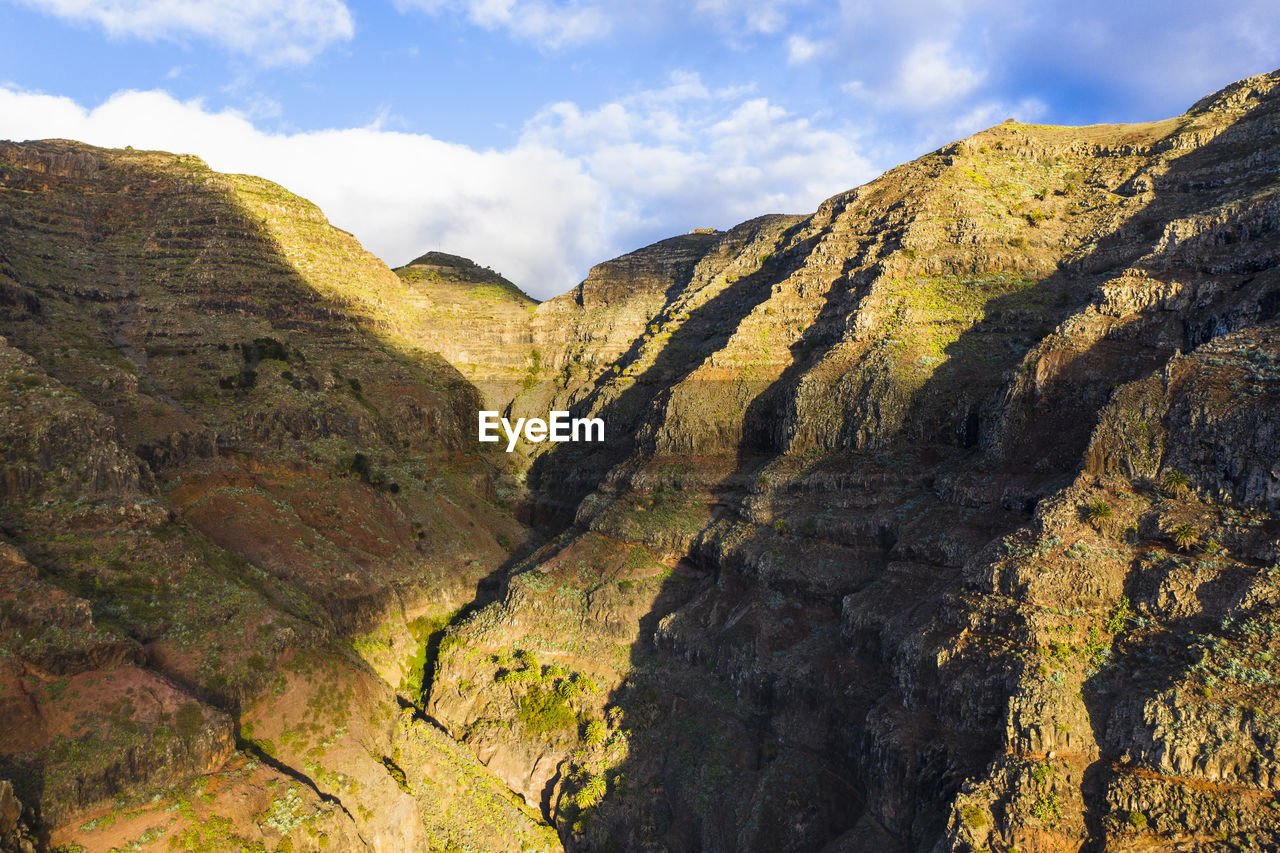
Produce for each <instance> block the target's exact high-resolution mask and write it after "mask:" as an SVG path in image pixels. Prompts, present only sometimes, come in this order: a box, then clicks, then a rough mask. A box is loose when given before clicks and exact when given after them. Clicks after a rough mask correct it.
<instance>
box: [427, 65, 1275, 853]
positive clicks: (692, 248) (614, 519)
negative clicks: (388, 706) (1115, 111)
mask: <svg viewBox="0 0 1280 853" xmlns="http://www.w3.org/2000/svg"><path fill="white" fill-rule="evenodd" d="M1278 212H1280V74H1272V75H1267V76H1263V77H1257V78H1251V79H1249V80H1246V81H1242V82H1241V83H1238V84H1235V85H1233V86H1231V87H1228V88H1227V89H1225V90H1223V91H1222V92H1220V93H1218V94H1216V95H1214V96H1211V97H1210V98H1207V99H1205V100H1204V101H1202V102H1200V103H1198V104H1196V105H1195V106H1194V107H1193V108H1192V109H1191V110H1190V111H1189V112H1188V113H1187V114H1186V115H1184V116H1181V117H1178V118H1176V119H1171V120H1168V121H1163V122H1157V123H1152V124H1144V125H1124V126H1103V127H1088V128H1057V127H1041V126H1029V125H1021V124H1016V123H1012V122H1009V123H1005V124H1002V125H1000V126H998V127H995V128H992V129H990V130H988V131H985V132H983V133H980V134H977V135H975V136H974V137H971V138H969V139H966V140H963V141H961V142H958V143H955V144H954V145H950V146H947V147H945V148H943V149H940V150H939V151H937V152H934V153H932V154H930V155H928V156H926V157H923V158H921V159H919V160H917V161H914V162H912V163H909V164H906V165H904V166H901V167H899V168H898V169H895V170H893V171H891V172H889V173H887V174H886V175H884V176H883V177H881V178H879V179H877V180H875V181H873V182H871V183H870V184H867V185H866V186H863V187H859V188H858V189H856V190H853V191H850V192H848V193H844V194H841V195H839V196H836V197H834V198H832V199H830V200H829V201H827V202H825V203H824V204H823V205H822V206H821V208H820V209H819V210H818V212H817V213H815V214H814V215H813V216H810V217H804V218H799V217H796V218H766V219H763V220H755V221H753V222H749V223H745V224H744V225H742V226H739V227H738V228H735V229H733V230H731V231H729V232H725V233H720V234H715V235H706V236H703V235H690V236H688V237H681V238H675V239H674V240H671V241H665V242H663V243H659V244H656V245H655V246H652V247H649V248H648V249H645V250H641V251H640V252H637V253H633V254H632V255H628V256H625V257H624V258H620V259H618V260H617V261H613V262H609V263H607V264H603V265H601V266H599V267H597V268H596V269H595V270H593V271H592V274H591V276H589V277H588V279H587V280H586V281H585V282H584V283H583V284H582V285H581V286H580V287H579V288H578V289H577V290H576V291H573V292H571V293H568V294H566V295H565V296H562V297H559V298H557V299H554V300H551V301H549V302H547V303H543V304H542V305H539V306H538V307H537V308H536V309H535V310H534V312H533V315H532V320H531V322H530V327H531V329H532V339H533V341H535V342H537V343H536V345H537V347H538V348H539V351H540V356H541V358H540V361H539V366H540V369H541V371H542V372H541V373H540V378H541V379H542V382H541V383H538V384H532V383H531V384H530V387H528V388H525V389H523V390H522V391H521V393H520V394H518V395H517V396H516V397H515V398H514V399H513V401H512V403H511V404H510V405H511V407H512V410H513V411H515V412H517V413H519V412H526V411H527V412H536V411H538V410H539V409H541V410H542V411H545V410H546V407H547V405H548V403H556V404H568V405H570V406H571V407H572V408H573V409H574V410H575V411H576V412H579V413H592V414H598V415H600V416H602V417H604V418H605V420H606V422H607V424H608V433H609V435H610V437H611V440H610V441H609V442H608V444H607V445H606V446H604V447H598V446H595V447H593V446H590V445H579V446H576V447H575V446H573V445H537V446H531V447H528V448H526V450H527V451H528V452H529V453H530V462H529V464H530V466H531V467H530V468H529V471H528V477H527V482H528V484H529V486H530V489H531V494H530V499H531V501H532V504H533V505H534V506H535V507H536V508H538V509H539V510H540V511H539V512H537V513H535V517H537V518H541V519H557V518H558V519H560V520H561V525H560V528H561V532H560V533H559V534H558V536H557V537H556V538H555V539H553V540H552V541H551V542H549V543H548V544H547V545H545V546H544V547H543V548H541V549H540V550H539V551H538V552H537V553H535V554H534V555H532V556H531V557H529V558H527V559H526V560H525V561H524V562H523V563H522V564H521V565H520V566H518V567H517V569H516V571H515V573H514V575H513V576H512V578H511V579H510V581H509V583H508V584H507V586H506V588H505V592H504V596H503V598H502V600H500V601H498V602H495V603H494V604H492V605H490V606H488V607H486V608H483V609H480V610H478V611H477V612H475V613H474V614H472V615H470V616H469V617H467V618H466V619H464V620H462V621H461V622H460V623H459V624H457V625H455V626H454V627H453V628H451V629H450V630H449V633H448V635H447V641H446V643H444V644H443V645H442V654H441V657H440V663H439V667H438V670H437V673H436V676H435V679H434V681H433V683H432V685H431V691H430V700H429V704H428V709H429V712H430V713H431V714H432V715H433V716H435V717H436V718H437V719H439V720H440V721H441V722H443V723H444V724H445V725H446V726H448V728H449V729H450V731H451V732H452V733H453V734H454V736H455V737H457V738H459V739H460V740H462V741H463V742H465V743H467V744H468V745H469V746H471V747H472V749H473V750H474V751H475V753H476V754H477V756H479V757H480V758H481V760H483V761H485V762H486V763H487V764H488V765H489V766H490V767H491V768H492V769H494V770H495V772H497V773H498V774H499V775H500V776H501V777H502V778H504V779H505V780H506V781H507V782H508V784H510V785H511V786H512V788H513V789H515V790H517V791H519V792H521V793H522V794H523V795H524V796H525V798H526V799H527V800H528V801H529V802H530V803H531V804H536V805H538V806H539V807H540V808H541V809H542V810H543V812H544V814H546V815H547V816H548V818H550V819H552V820H554V821H555V822H556V824H557V826H558V827H559V828H560V830H561V835H562V838H564V839H565V841H566V844H567V845H568V846H569V847H571V848H573V849H672V850H676V849H680V850H684V849H704V850H761V851H763V850H770V851H773V850H797V851H798V850H820V849H830V850H842V851H856V850H871V849H876V850H895V849H901V850H955V851H963V850H1000V851H1005V850H1013V849H1017V850H1021V851H1027V850H1075V849H1091V850H1102V849H1106V850H1138V849H1141V850H1156V849H1167V850H1173V849H1222V850H1227V849H1270V848H1271V847H1273V846H1275V845H1276V844H1278V843H1280V835H1277V832H1278V831H1280V817H1278V815H1280V811H1278V810H1277V809H1274V808H1272V803H1273V801H1274V793H1275V790H1276V789H1275V786H1276V784H1277V782H1276V777H1275V775H1274V770H1273V767H1274V764H1275V761H1276V760H1277V759H1276V751H1275V750H1276V740H1275V738H1274V736H1273V733H1272V731H1271V727H1272V723H1273V721H1274V715H1275V714H1277V713H1280V711H1278V708H1280V706H1278V704H1277V693H1276V688H1275V686H1274V685H1275V679H1276V678H1277V674H1276V672H1274V671H1273V657H1274V655H1275V654H1276V653H1277V651H1278V650H1277V649H1275V648H1273V646H1274V643H1275V635H1276V634H1277V632H1278V631H1280V628H1278V627H1277V624H1276V622H1275V620H1274V617H1273V616H1272V597H1273V596H1274V594H1275V593H1274V591H1273V590H1274V576H1276V575H1277V574H1278V573H1280V567H1278V565H1280V564H1278V563H1277V560H1278V559H1280V545H1278V539H1277V536H1278V535H1280V519H1277V516H1276V512H1277V511H1278V510H1280V505H1278V504H1277V495H1278V489H1280V467H1277V466H1278V465H1280V442H1277V429H1278V427H1277V421H1276V418H1277V413H1280V408H1278V407H1277V405H1276V403H1277V402H1278V401H1280V399H1278V397H1277V394H1280V370H1278V369H1277V368H1278V364H1277V359H1278V358H1280V350H1278V349H1277V341H1278V340H1280V339H1278V338H1277V336H1276V335H1277V333H1276V329H1277V326H1276V321H1277V318H1278V317H1280V272H1278V265H1277V260H1278V259H1277V253H1278V251H1280V232H1278V230H1277V225H1278V224H1280V218H1278V216H1277V213H1278ZM552 318H554V321H552ZM544 322H545V325H540V323H544ZM552 329H560V330H562V334H561V336H560V337H559V338H558V339H557V340H555V341H552V342H546V339H545V338H540V337H539V335H548V334H549V333H550V330H552Z"/></svg>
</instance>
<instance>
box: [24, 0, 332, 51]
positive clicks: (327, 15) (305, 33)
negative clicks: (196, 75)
mask: <svg viewBox="0 0 1280 853" xmlns="http://www.w3.org/2000/svg"><path fill="white" fill-rule="evenodd" d="M17 2H20V3H22V4H23V5H26V6H31V7H33V8H36V9H40V10H41V11H44V12H46V13H48V14H51V15H55V16H57V17H59V18H63V19H64V20H68V21H77V22H82V23H92V24H97V25H98V26H100V27H102V28H103V29H104V30H106V31H107V33H108V34H109V35H112V36H116V37H130V38H139V39H143V40H146V41H154V40H156V39H170V40H183V39H187V38H199V39H207V40H209V41H213V42H216V43H218V44H221V45H222V46H223V47H226V48H228V49H230V50H232V51H235V52H237V53H243V54H246V55H248V56H250V57H252V58H254V59H255V60H257V61H258V62H261V63H262V64H263V65H286V64H300V63H304V62H307V61H309V60H310V59H311V58H312V57H314V56H315V55H316V54H317V53H319V52H320V51H322V50H324V49H325V48H326V47H328V46H329V45H330V44H332V43H334V42H337V41H346V40H349V39H350V38H351V37H352V36H353V35H354V34H355V24H354V22H353V21H352V18H351V12H350V10H349V9H347V7H346V5H345V4H344V3H343V2H342V0H17Z"/></svg>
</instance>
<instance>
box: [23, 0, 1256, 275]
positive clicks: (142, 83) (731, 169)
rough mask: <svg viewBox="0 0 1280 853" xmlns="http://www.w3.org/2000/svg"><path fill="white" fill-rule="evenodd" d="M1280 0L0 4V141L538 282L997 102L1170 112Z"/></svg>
mask: <svg viewBox="0 0 1280 853" xmlns="http://www.w3.org/2000/svg"><path fill="white" fill-rule="evenodd" d="M1278 67H1280V8H1277V0H1240V2H1226V3H1216V4H1211V3H1205V2H1203V0H1201V2H1187V1H1186V0H1168V2H1163V3H1134V2H1130V3H1123V2H1115V0H1109V2H1095V0H1087V1H1086V2H1074V3H1069V2H1013V0H968V1H967V2H959V1H958V0H897V2H870V0H862V2H858V0H839V1H838V2H837V0H831V1H830V2H818V0H736V2H735V0H687V2H673V0H652V2H650V3H647V4H643V5H642V4H635V3H624V2H620V0H573V1H572V2H557V0H386V2H367V3H355V2H351V0H96V2H95V0H0V138H11V139H34V138H45V137H51V136H61V137H69V138H75V139H82V140H85V141H88V142H93V143H95V144H101V145H111V146H124V145H134V146H135V147H146V148H161V149H165V150H177V151H182V152H187V153H194V154H198V155H200V156H201V157H203V158H204V159H205V160H206V161H208V162H209V164H210V165H211V166H213V167H214V168H216V169H219V170H222V171H236V172H251V173H255V174H260V175H264V176H265V177H268V178H271V179H273V180H277V181H279V182H280V183H282V184H284V185H285V186H286V187H288V188H289V189H292V190H294V191H295V192H298V193H300V194H302V195H304V196H306V197H308V198H310V199H312V200H313V201H315V202H317V203H318V204H319V205H320V206H321V207H322V208H323V209H324V210H325V212H326V213H327V214H328V215H329V218H330V220H331V221H333V222H334V223H335V224H336V225H339V226H341V227H343V228H346V229H347V230H349V231H351V232H353V233H354V234H355V235H356V236H357V237H359V238H360V240H361V241H362V242H363V243H364V244H365V246H366V247H368V248H369V249H370V250H371V251H373V252H375V253H376V254H378V255H379V256H380V257H382V258H383V259H384V260H386V261H387V262H388V263H390V264H392V265H397V264H401V263H404V262H406V261H408V260H409V259H410V258H412V257H414V256H415V255H417V254H419V253H421V252H423V251H426V250H429V249H440V250H444V251H452V252H457V253H459V254H464V255H467V256H469V257H472V258H473V259H475V260H476V261H478V262H480V263H482V264H487V265H490V266H493V267H494V268H495V269H498V270H499V271H502V272H504V273H506V274H507V275H508V276H510V277H511V278H512V279H514V280H515V281H516V282H517V283H518V284H521V285H522V286H523V287H525V288H526V289H527V290H529V291H530V292H531V293H533V294H534V295H536V296H539V297H544V298H545V297H547V296H550V295H553V294H555V293H559V292H562V291H564V290H567V289H568V288H569V287H571V286H572V285H573V284H575V283H576V282H577V281H578V280H579V279H580V278H581V277H582V276H583V275H585V273H586V271H587V269H588V268H589V267H590V265H591V264H593V263H595V262H598V261H601V260H604V259H606V258H608V257H611V256H613V255H616V254H619V253H621V252H624V251H628V250H630V249H633V248H636V247H638V246H640V245H644V244H646V243H648V242H652V241H653V240H656V239H659V238H661V237H664V236H669V235H671V234H676V233H682V232H684V231H687V230H688V229H690V228H695V227H706V226H717V227H721V228H725V227H729V226H731V225H733V224H735V223H737V222H739V221H741V220H743V219H746V218H749V217H751V216H755V215H759V214H761V213H770V212H790V213H803V212H808V211H811V210H812V209H813V208H814V207H816V205H817V204H818V203H819V202H820V201H822V199H824V198H826V197H828V196H830V195H833V194H835V193H837V192H840V191H842V190H845V189H848V188H850V187H852V186H855V185H857V184H859V183H862V182H864V181H866V180H869V179H870V178H872V177H874V176H875V175H876V174H878V173H879V172H881V171H883V170H885V169H887V168H890V167H892V166H894V165H896V164H897V163H900V162H902V161H904V160H908V159H911V158H912V157H915V156H918V155H919V154H921V153H924V152H926V151H929V150H931V149H933V148H935V147H937V146H938V145H941V144H943V143H945V142H947V141H950V140H952V139H955V138H958V137H961V136H964V135H967V134H969V133H972V132H974V131H976V130H980V129H982V128H983V127H987V126H990V125H992V124H995V123H998V122H999V121H1002V120H1003V119H1005V118H1008V117H1016V118H1018V119H1019V120H1023V121H1036V122H1047V123H1060V124H1087V123H1098V122H1115V121H1142V120H1148V119H1157V118H1163V117H1167V116H1169V115H1174V114H1177V113H1179V112H1182V111H1183V110H1184V109H1185V108H1186V107H1187V106H1189V105H1190V104H1191V103H1192V102H1194V101H1195V100H1197V99H1198V98H1200V97H1202V96H1203V95H1206V94H1208V93H1209V92H1211V91H1213V90H1215V89H1218V88H1220V87H1222V86H1223V85H1225V84H1227V83H1229V82H1231V81H1233V80H1236V79H1239V78H1241V77H1245V76H1248V75H1250V74H1257V73H1262V72H1266V71H1271V70H1275V69H1276V68H1278Z"/></svg>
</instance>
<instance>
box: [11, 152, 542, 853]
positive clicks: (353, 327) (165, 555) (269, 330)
mask: <svg viewBox="0 0 1280 853" xmlns="http://www.w3.org/2000/svg"><path fill="white" fill-rule="evenodd" d="M413 296H414V294H413V291H412V290H411V289H409V288H407V287H405V286H404V285H402V284H401V282H400V280H399V279H398V278H397V277H396V276H395V275H394V274H392V273H391V272H390V270H388V269H387V268H386V267H385V266H384V265H383V264H382V263H381V262H380V261H378V260H377V259H376V258H373V257H372V256H370V255H368V254H367V253H365V252H364V251H363V250H362V249H361V248H360V246H359V245H358V244H357V243H356V242H355V240H354V239H352V238H351V237H350V235H347V234H345V233H343V232H341V231H338V230H337V229H334V228H332V227H331V226H329V225H328V223H327V222H326V221H325V219H324V217H323V215H321V214H320V212H319V211H318V210H316V209H315V208H314V207H313V206H312V205H310V204H309V203H307V202H305V201H304V200H302V199H299V198H297V197H295V196H293V195H291V194H289V193H287V192H285V191H283V190H282V189H281V188H279V187H277V186H275V185H273V184H270V183H268V182H265V181H262V180H259V179H256V178H250V177H244V176H228V175H218V174H215V173H213V172H211V171H209V170H208V169H207V168H206V167H205V166H204V165H203V164H202V163H200V162H199V161H198V160H195V159H194V158H191V157H181V156H173V155H169V154H160V153H152V152H134V151H104V150H101V149H94V148H90V147H88V146H84V145H79V144H75V143H66V142H57V141H54V142H42V143H30V144H24V145H13V144H7V143H5V144H0V312H2V316H3V326H2V330H3V338H2V339H0V397H2V399H3V408H2V409H0V436H3V439H2V440H0V447H3V448H4V452H3V460H2V461H3V468H2V471H3V474H2V476H0V494H2V495H3V498H4V503H3V515H2V517H0V529H2V535H3V542H2V543H0V572H2V573H3V576H4V584H3V588H2V589H0V642H2V645H0V649H2V652H0V777H5V778H7V779H10V780H12V782H13V788H14V792H15V793H16V796H17V800H18V801H20V802H24V803H26V804H27V805H28V806H30V807H32V808H33V809H34V814H35V817H34V819H33V820H34V824H33V825H35V826H38V827H40V828H41V831H42V832H43V833H44V839H45V841H46V842H48V841H51V842H52V843H53V844H55V845H69V846H71V847H74V846H75V845H80V847H79V848H76V849H80V848H86V849H90V850H106V849H108V848H114V847H125V846H128V845H135V847H133V848H131V849H138V847H145V846H155V847H157V848H160V849H187V850H227V849H234V848H236V847H242V848H245V849H259V850H261V849H273V850H275V849H290V850H317V849H320V848H322V847H326V845H327V846H328V849H365V848H368V849H426V848H428V847H440V848H443V847H446V846H448V845H449V844H454V845H468V844H470V845H480V846H483V847H487V848H488V849H508V848H509V847H510V845H511V844H513V843H515V842H516V841H517V840H520V839H523V840H524V841H526V842H527V843H528V844H529V846H530V847H531V848H532V849H549V848H552V847H558V842H557V841H556V838H555V835H554V833H552V832H551V831H550V830H549V829H548V828H546V827H545V826H542V825H541V824H540V823H539V821H538V818H537V815H536V813H533V812H531V811H529V810H528V809H527V808H525V807H524V806H523V805H522V804H521V803H519V802H518V801H515V800H513V799H512V795H511V794H510V792H509V791H508V790H507V789H506V788H505V787H504V786H503V785H501V783H499V782H497V781H496V780H495V779H494V778H493V777H492V776H491V775H490V774H488V773H486V772H485V771H484V770H483V768H482V767H481V766H480V765H479V764H478V763H477V762H476V760H475V759H474V758H472V756H471V755H470V754H469V753H467V752H466V751H464V750H461V749H459V748H458V747H457V745H456V744H454V743H453V742H452V741H451V740H450V739H449V738H447V737H445V736H443V735H442V734H441V733H440V732H439V731H438V730H437V729H436V728H435V727H434V726H432V725H431V724H430V723H428V722H426V721H425V720H423V719H422V718H421V717H420V716H418V715H416V712H414V711H413V710H412V709H411V703H412V702H413V701H415V700H416V699H417V698H418V692H419V690H420V685H421V678H422V669H423V666H424V662H425V660H426V656H427V653H428V651H427V650H428V647H429V646H430V645H431V643H432V637H433V636H434V633H435V632H436V631H437V630H438V629H439V627H440V626H441V625H443V624H444V622H445V621H447V619H448V616H449V614H451V613H452V612H454V611H455V610H456V609H457V608H458V607H460V606H461V605H463V604H466V603H469V602H471V601H473V600H474V599H475V597H476V590H477V586H478V584H480V583H481V582H482V581H483V580H484V579H485V578H486V577H487V576H488V575H489V574H490V573H492V572H493V571H494V570H495V569H496V568H497V567H498V565H499V564H500V563H501V562H502V561H503V560H504V559H506V557H507V555H508V553H509V551H510V549H511V548H512V547H515V546H516V545H518V543H519V542H520V541H521V540H522V538H523V537H524V535H525V533H524V529H523V528H522V527H521V525H520V524H519V523H517V522H516V521H515V520H514V519H512V518H511V517H510V515H509V514H508V513H507V512H506V511H505V510H503V509H502V508H500V507H498V506H496V505H495V504H494V503H493V502H492V497H493V494H494V475H493V471H494V467H493V465H492V463H491V462H490V461H488V460H487V459H486V458H485V457H483V456H481V455H480V454H479V453H477V452H476V451H475V450H474V449H473V445H472V443H471V436H470V431H471V428H472V427H471V423H472V420H473V418H474V410H475V408H476V406H478V405H479V398H478V396H477V393H476V391H475V389H474V388H473V387H472V386H470V385H469V384H468V383H467V382H466V381H465V380H464V379H463V378H462V377H461V376H460V375H459V374H458V373H457V371H456V370H454V369H453V368H452V367H451V366H449V364H448V363H447V362H446V361H444V360H443V359H441V358H440V357H439V356H437V355H435V354H433V353H429V352H426V351H424V350H422V349H421V348H420V346H418V345H417V344H416V343H415V340H416V339H417V331H416V330H417V325H416V324H417V322H418V320H417V316H416V315H415V314H414V311H413V305H412V302H411V300H412V299H413ZM406 708H408V710H406ZM7 808H8V807H7V806H6V809H7ZM5 820H6V823H4V824H2V825H0V829H3V831H4V832H6V833H8V832H9V831H10V828H11V827H12V826H14V825H13V822H11V821H9V820H8V817H7V812H6V818H5ZM14 831H16V829H15V830H14Z"/></svg>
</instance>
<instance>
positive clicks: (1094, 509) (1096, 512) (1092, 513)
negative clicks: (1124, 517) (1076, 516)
mask: <svg viewBox="0 0 1280 853" xmlns="http://www.w3.org/2000/svg"><path fill="white" fill-rule="evenodd" d="M1114 515H1115V511H1114V510H1113V509H1112V508H1111V504H1109V503H1107V502H1106V501H1104V500H1096V501H1094V502H1093V503H1091V504H1089V505H1088V506H1087V507H1085V510H1084V517H1085V519H1086V520H1088V521H1089V522H1091V523H1093V524H1095V525H1097V524H1101V523H1102V522H1105V521H1107V520H1108V519H1110V518H1111V517H1112V516H1114Z"/></svg>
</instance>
